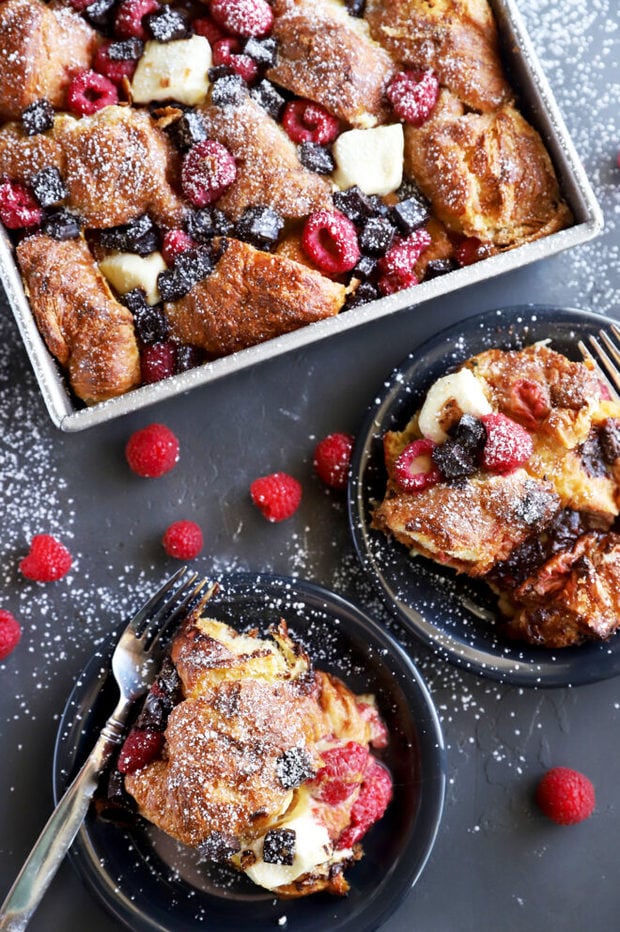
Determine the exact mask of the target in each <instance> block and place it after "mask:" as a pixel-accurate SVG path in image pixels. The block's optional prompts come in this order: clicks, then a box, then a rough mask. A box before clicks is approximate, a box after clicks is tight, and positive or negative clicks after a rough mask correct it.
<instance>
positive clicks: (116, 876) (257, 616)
mask: <svg viewBox="0 0 620 932" xmlns="http://www.w3.org/2000/svg"><path fill="white" fill-rule="evenodd" d="M220 586H221V588H220V591H219V593H218V594H217V595H216V596H215V597H214V598H213V599H212V600H211V602H210V603H209V612H210V614H211V615H212V616H213V617H218V618H221V619H222V620H226V621H229V622H230V621H232V622H233V623H234V625H235V626H236V627H238V628H239V629H243V628H245V627H248V626H250V625H258V626H259V627H260V628H261V629H264V628H266V627H267V626H268V625H269V624H272V623H274V622H277V621H278V620H279V619H280V618H285V619H287V621H288V622H289V627H290V629H291V631H292V632H293V634H296V635H297V637H298V638H299V639H300V640H301V641H302V642H303V643H304V644H305V645H306V646H307V647H308V649H309V650H310V652H311V655H312V657H313V659H314V660H315V663H316V665H317V666H318V667H321V668H323V669H326V670H328V671H331V672H333V673H334V674H336V675H337V676H340V677H341V678H342V679H343V680H345V681H346V683H347V684H348V685H349V686H350V687H352V688H353V689H354V691H356V692H358V693H364V692H372V693H374V694H375V696H376V698H377V703H378V706H379V709H380V711H381V714H382V716H383V718H384V720H385V722H386V724H387V727H388V730H389V733H390V736H391V741H390V744H389V746H388V747H387V748H386V749H385V750H384V751H382V752H381V756H382V759H383V760H384V761H385V763H386V764H387V766H388V767H389V768H390V770H391V772H392V774H393V777H394V785H395V791H394V799H393V801H392V803H391V804H390V806H389V808H388V810H387V812H386V814H385V816H384V817H383V819H382V820H381V821H380V822H379V823H377V825H376V826H374V827H373V828H372V829H371V830H370V832H369V833H368V835H367V837H366V840H365V842H364V847H365V850H366V855H365V857H364V858H363V859H362V860H361V861H359V862H358V863H357V864H355V865H354V867H353V868H352V869H351V870H350V871H349V872H348V873H347V877H348V879H349V881H350V884H351V890H350V892H349V894H348V896H347V897H345V898H336V897H333V896H329V895H327V894H317V895H315V896H310V897H306V898H303V899H301V900H288V901H278V900H276V899H275V898H274V896H273V894H270V893H269V892H268V891H266V890H261V889H260V888H259V887H255V886H254V885H253V884H251V883H250V882H249V881H248V880H247V879H246V878H245V877H242V876H239V875H238V874H234V873H233V872H232V871H231V872H227V871H223V870H221V869H220V870H219V871H215V870H213V868H210V867H209V866H208V865H206V864H205V863H204V862H203V863H199V861H198V858H197V856H195V854H194V853H193V852H192V851H191V850H190V849H187V848H184V847H183V846H182V845H177V844H176V843H175V842H173V841H172V840H171V839H169V838H167V836H165V835H163V833H161V832H159V831H158V830H156V829H154V828H153V827H152V826H148V825H147V824H146V823H143V822H141V821H138V822H137V823H136V824H135V825H134V826H132V827H131V829H122V828H120V827H119V826H117V825H111V824H109V823H105V822H101V821H98V820H97V819H95V817H94V816H93V815H92V814H89V815H88V817H87V819H86V821H85V823H84V825H83V827H82V829H81V831H80V833H79V835H78V837H77V839H76V841H75V843H74V845H73V848H72V849H71V857H72V861H73V864H74V866H75V868H76V869H77V871H78V872H79V873H80V875H81V876H82V878H83V879H84V880H85V881H86V883H87V884H88V885H89V886H90V887H91V888H92V890H93V891H94V892H95V893H96V894H97V896H98V897H99V899H100V900H101V901H102V902H103V904H104V905H105V906H106V907H107V909H108V910H109V911H110V912H111V913H112V914H113V915H114V916H115V917H116V919H117V920H118V921H119V922H120V923H122V924H124V925H125V926H127V927H128V928H130V929H132V930H133V932H143V930H171V932H172V930H173V932H193V930H198V929H201V930H202V929H208V930H209V932H219V930H236V932H238V930H239V929H241V928H244V927H248V928H249V927H251V928H252V929H269V930H270V932H273V930H274V929H276V928H278V927H281V928H282V927H284V926H285V925H286V927H287V928H289V929H294V930H295V932H307V930H313V932H316V930H318V929H329V930H345V929H346V930H355V932H363V930H369V932H370V930H373V929H378V928H380V927H381V925H382V923H383V922H385V920H386V918H387V917H388V916H389V915H390V913H392V912H393V910H395V909H396V908H397V907H398V905H399V904H400V902H401V901H402V899H403V898H404V897H405V896H406V894H407V893H408V891H409V890H410V888H411V887H412V886H413V884H414V883H415V882H416V880H417V879H418V877H419V876H420V873H421V871H422V869H423V867H424V865H425V863H426V860H427V858H428V856H429V854H430V851H431V848H432V846H433V843H434V840H435V835H436V833H437V829H438V826H439V822H440V818H441V812H442V807H443V798H444V787H445V769H444V752H443V739H442V734H441V728H440V725H439V721H438V719H437V715H436V713H435V710H434V707H433V704H432V701H431V698H430V696H429V693H428V691H427V689H426V687H425V685H424V682H423V681H422V678H421V677H420V674H419V673H418V672H417V670H416V668H415V666H414V665H413V663H412V662H411V660H410V659H409V658H408V657H407V655H406V654H405V653H404V651H403V650H402V649H401V648H400V647H399V645H398V643H397V642H396V641H395V640H394V639H393V638H392V637H391V635H390V634H388V633H387V632H386V631H384V630H383V629H382V628H381V627H380V626H379V625H377V624H376V623H375V622H374V621H373V620H372V619H370V618H369V617H367V616H366V615H364V614H363V613H362V612H361V611H360V610H359V609H358V608H356V607H355V606H354V605H352V604H350V603H349V602H347V601H345V600H344V599H343V598H341V597H340V596H338V595H336V594H334V593H332V592H328V591H327V590H325V589H322V588H320V587H319V586H316V585H314V584H311V583H307V582H300V581H299V580H296V579H286V578H282V577H276V576H254V575H248V574H239V575H233V576H225V577H223V578H222V579H220ZM115 641H116V636H115V637H113V638H111V642H110V649H111V648H112V646H113V644H114V643H115ZM115 701H116V687H115V685H114V682H113V678H112V676H111V675H109V673H108V662H107V658H103V660H102V658H101V656H99V657H96V658H93V659H92V660H91V662H90V663H89V665H88V666H87V667H86V669H85V670H84V673H83V675H82V676H81V677H80V678H79V680H78V682H77V684H76V686H75V688H74V690H73V693H72V694H71V696H70V698H69V701H68V703H67V706H66V708H65V711H64V713H63V717H62V721H61V723H60V728H59V731H58V737H57V741H56V751H55V759H54V793H55V797H56V799H57V798H58V797H59V796H60V795H61V794H62V792H63V790H64V788H65V786H66V784H67V781H68V777H69V776H70V775H72V774H73V773H75V771H76V769H77V767H78V766H79V764H80V763H81V761H82V760H83V758H84V757H85V755H86V754H87V753H88V751H89V750H90V748H91V747H92V744H93V742H94V739H95V736H96V734H97V732H98V729H99V728H100V727H101V725H102V724H103V722H104V720H105V718H106V716H107V715H109V714H110V712H111V711H112V709H113V707H114V703H115Z"/></svg>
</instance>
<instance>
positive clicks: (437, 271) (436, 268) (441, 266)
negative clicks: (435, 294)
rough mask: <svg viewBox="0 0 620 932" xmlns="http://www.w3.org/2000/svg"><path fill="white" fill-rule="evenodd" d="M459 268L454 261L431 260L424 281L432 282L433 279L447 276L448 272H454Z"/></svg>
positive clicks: (427, 265) (425, 271)
mask: <svg viewBox="0 0 620 932" xmlns="http://www.w3.org/2000/svg"><path fill="white" fill-rule="evenodd" d="M458 267H459V266H458V263H457V262H455V261H454V260H453V259H431V261H430V262H428V263H427V264H426V269H425V270H424V280H425V281H430V279H432V278H438V277H439V276H440V275H446V274H447V273H448V272H453V271H454V269H458Z"/></svg>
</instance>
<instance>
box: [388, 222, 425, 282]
mask: <svg viewBox="0 0 620 932" xmlns="http://www.w3.org/2000/svg"><path fill="white" fill-rule="evenodd" d="M430 244H431V236H430V234H429V233H428V232H427V231H426V230H424V229H419V230H415V231H414V232H413V233H412V234H411V235H410V236H408V237H407V238H406V239H400V238H398V239H396V241H395V242H394V244H393V245H392V246H391V247H390V249H388V251H387V252H386V254H385V255H384V256H383V257H382V258H381V259H379V262H378V263H377V265H378V268H379V273H380V275H381V277H380V278H379V282H378V284H379V289H380V290H381V293H382V294H393V293H394V292H395V291H402V290H403V288H411V287H412V286H413V285H417V284H418V277H417V275H416V274H415V271H414V266H415V264H416V262H417V261H418V259H419V258H420V256H421V255H422V253H423V252H424V250H425V249H427V248H428V247H429V246H430Z"/></svg>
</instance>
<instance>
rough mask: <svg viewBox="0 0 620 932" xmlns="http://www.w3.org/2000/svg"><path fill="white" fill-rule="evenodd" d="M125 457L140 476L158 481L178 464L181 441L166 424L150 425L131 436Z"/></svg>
mask: <svg viewBox="0 0 620 932" xmlns="http://www.w3.org/2000/svg"><path fill="white" fill-rule="evenodd" d="M125 456H126V458H127V462H128V463H129V467H130V468H131V469H132V470H133V472H135V473H136V474H137V475H138V476H143V477H144V478H145V479H157V478H159V477H160V476H163V475H164V474H165V473H167V472H170V470H171V469H172V468H173V467H174V466H176V464H177V463H178V461H179V441H178V440H177V438H176V436H175V435H174V434H173V433H172V431H171V430H170V428H169V427H166V426H165V424H149V425H148V427H143V428H141V429H140V430H137V431H135V433H133V434H132V435H131V437H130V438H129V440H128V441H127V446H126V447H125Z"/></svg>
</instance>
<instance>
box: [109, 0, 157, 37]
mask: <svg viewBox="0 0 620 932" xmlns="http://www.w3.org/2000/svg"><path fill="white" fill-rule="evenodd" d="M158 9H159V3H158V0H121V3H120V4H119V7H118V10H117V12H116V19H115V21H114V31H115V33H116V35H117V36H118V37H119V38H120V39H132V38H133V39H142V40H143V41H144V40H146V39H148V38H149V35H148V32H147V29H146V26H145V25H144V22H143V20H144V18H145V17H146V16H148V15H149V13H155V11H156V10H158Z"/></svg>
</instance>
